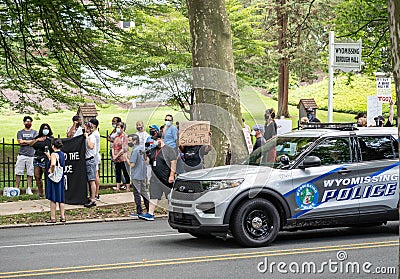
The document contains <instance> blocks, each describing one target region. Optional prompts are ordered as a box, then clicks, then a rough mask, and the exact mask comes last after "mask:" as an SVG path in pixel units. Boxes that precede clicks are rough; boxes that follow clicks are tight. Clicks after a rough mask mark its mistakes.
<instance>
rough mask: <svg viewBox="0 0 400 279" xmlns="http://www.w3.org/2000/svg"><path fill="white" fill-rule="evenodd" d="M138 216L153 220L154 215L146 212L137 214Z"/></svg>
mask: <svg viewBox="0 0 400 279" xmlns="http://www.w3.org/2000/svg"><path fill="white" fill-rule="evenodd" d="M138 217H139V218H140V219H144V220H146V221H154V215H151V214H150V213H148V212H147V213H146V214H139V215H138Z"/></svg>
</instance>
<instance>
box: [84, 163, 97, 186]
mask: <svg viewBox="0 0 400 279" xmlns="http://www.w3.org/2000/svg"><path fill="white" fill-rule="evenodd" d="M86 175H87V180H88V181H95V180H96V160H95V159H94V158H91V159H89V160H87V161H86Z"/></svg>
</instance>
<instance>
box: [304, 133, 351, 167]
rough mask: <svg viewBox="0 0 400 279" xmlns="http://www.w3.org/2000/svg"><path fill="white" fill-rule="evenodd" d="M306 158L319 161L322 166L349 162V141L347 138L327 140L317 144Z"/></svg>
mask: <svg viewBox="0 0 400 279" xmlns="http://www.w3.org/2000/svg"><path fill="white" fill-rule="evenodd" d="M308 156H316V157H318V158H320V159H321V164H322V165H334V164H343V163H349V162H351V158H352V156H351V153H350V141H349V139H348V138H329V139H325V140H324V141H323V142H321V143H320V144H318V145H317V146H316V147H315V148H314V149H313V150H312V151H311V152H310V153H309V154H308Z"/></svg>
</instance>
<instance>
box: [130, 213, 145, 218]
mask: <svg viewBox="0 0 400 279" xmlns="http://www.w3.org/2000/svg"><path fill="white" fill-rule="evenodd" d="M139 215H142V214H136V213H131V214H129V217H132V218H134V219H139Z"/></svg>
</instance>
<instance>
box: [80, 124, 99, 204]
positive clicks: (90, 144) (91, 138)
mask: <svg viewBox="0 0 400 279" xmlns="http://www.w3.org/2000/svg"><path fill="white" fill-rule="evenodd" d="M83 135H84V136H85V144H86V152H85V161H86V174H87V180H88V183H89V188H90V198H89V202H88V203H87V204H85V205H84V206H85V207H89V208H90V207H93V206H96V197H95V194H96V159H95V157H96V150H97V147H96V137H95V135H94V134H93V133H92V132H91V128H90V123H85V133H84V134H83Z"/></svg>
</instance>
